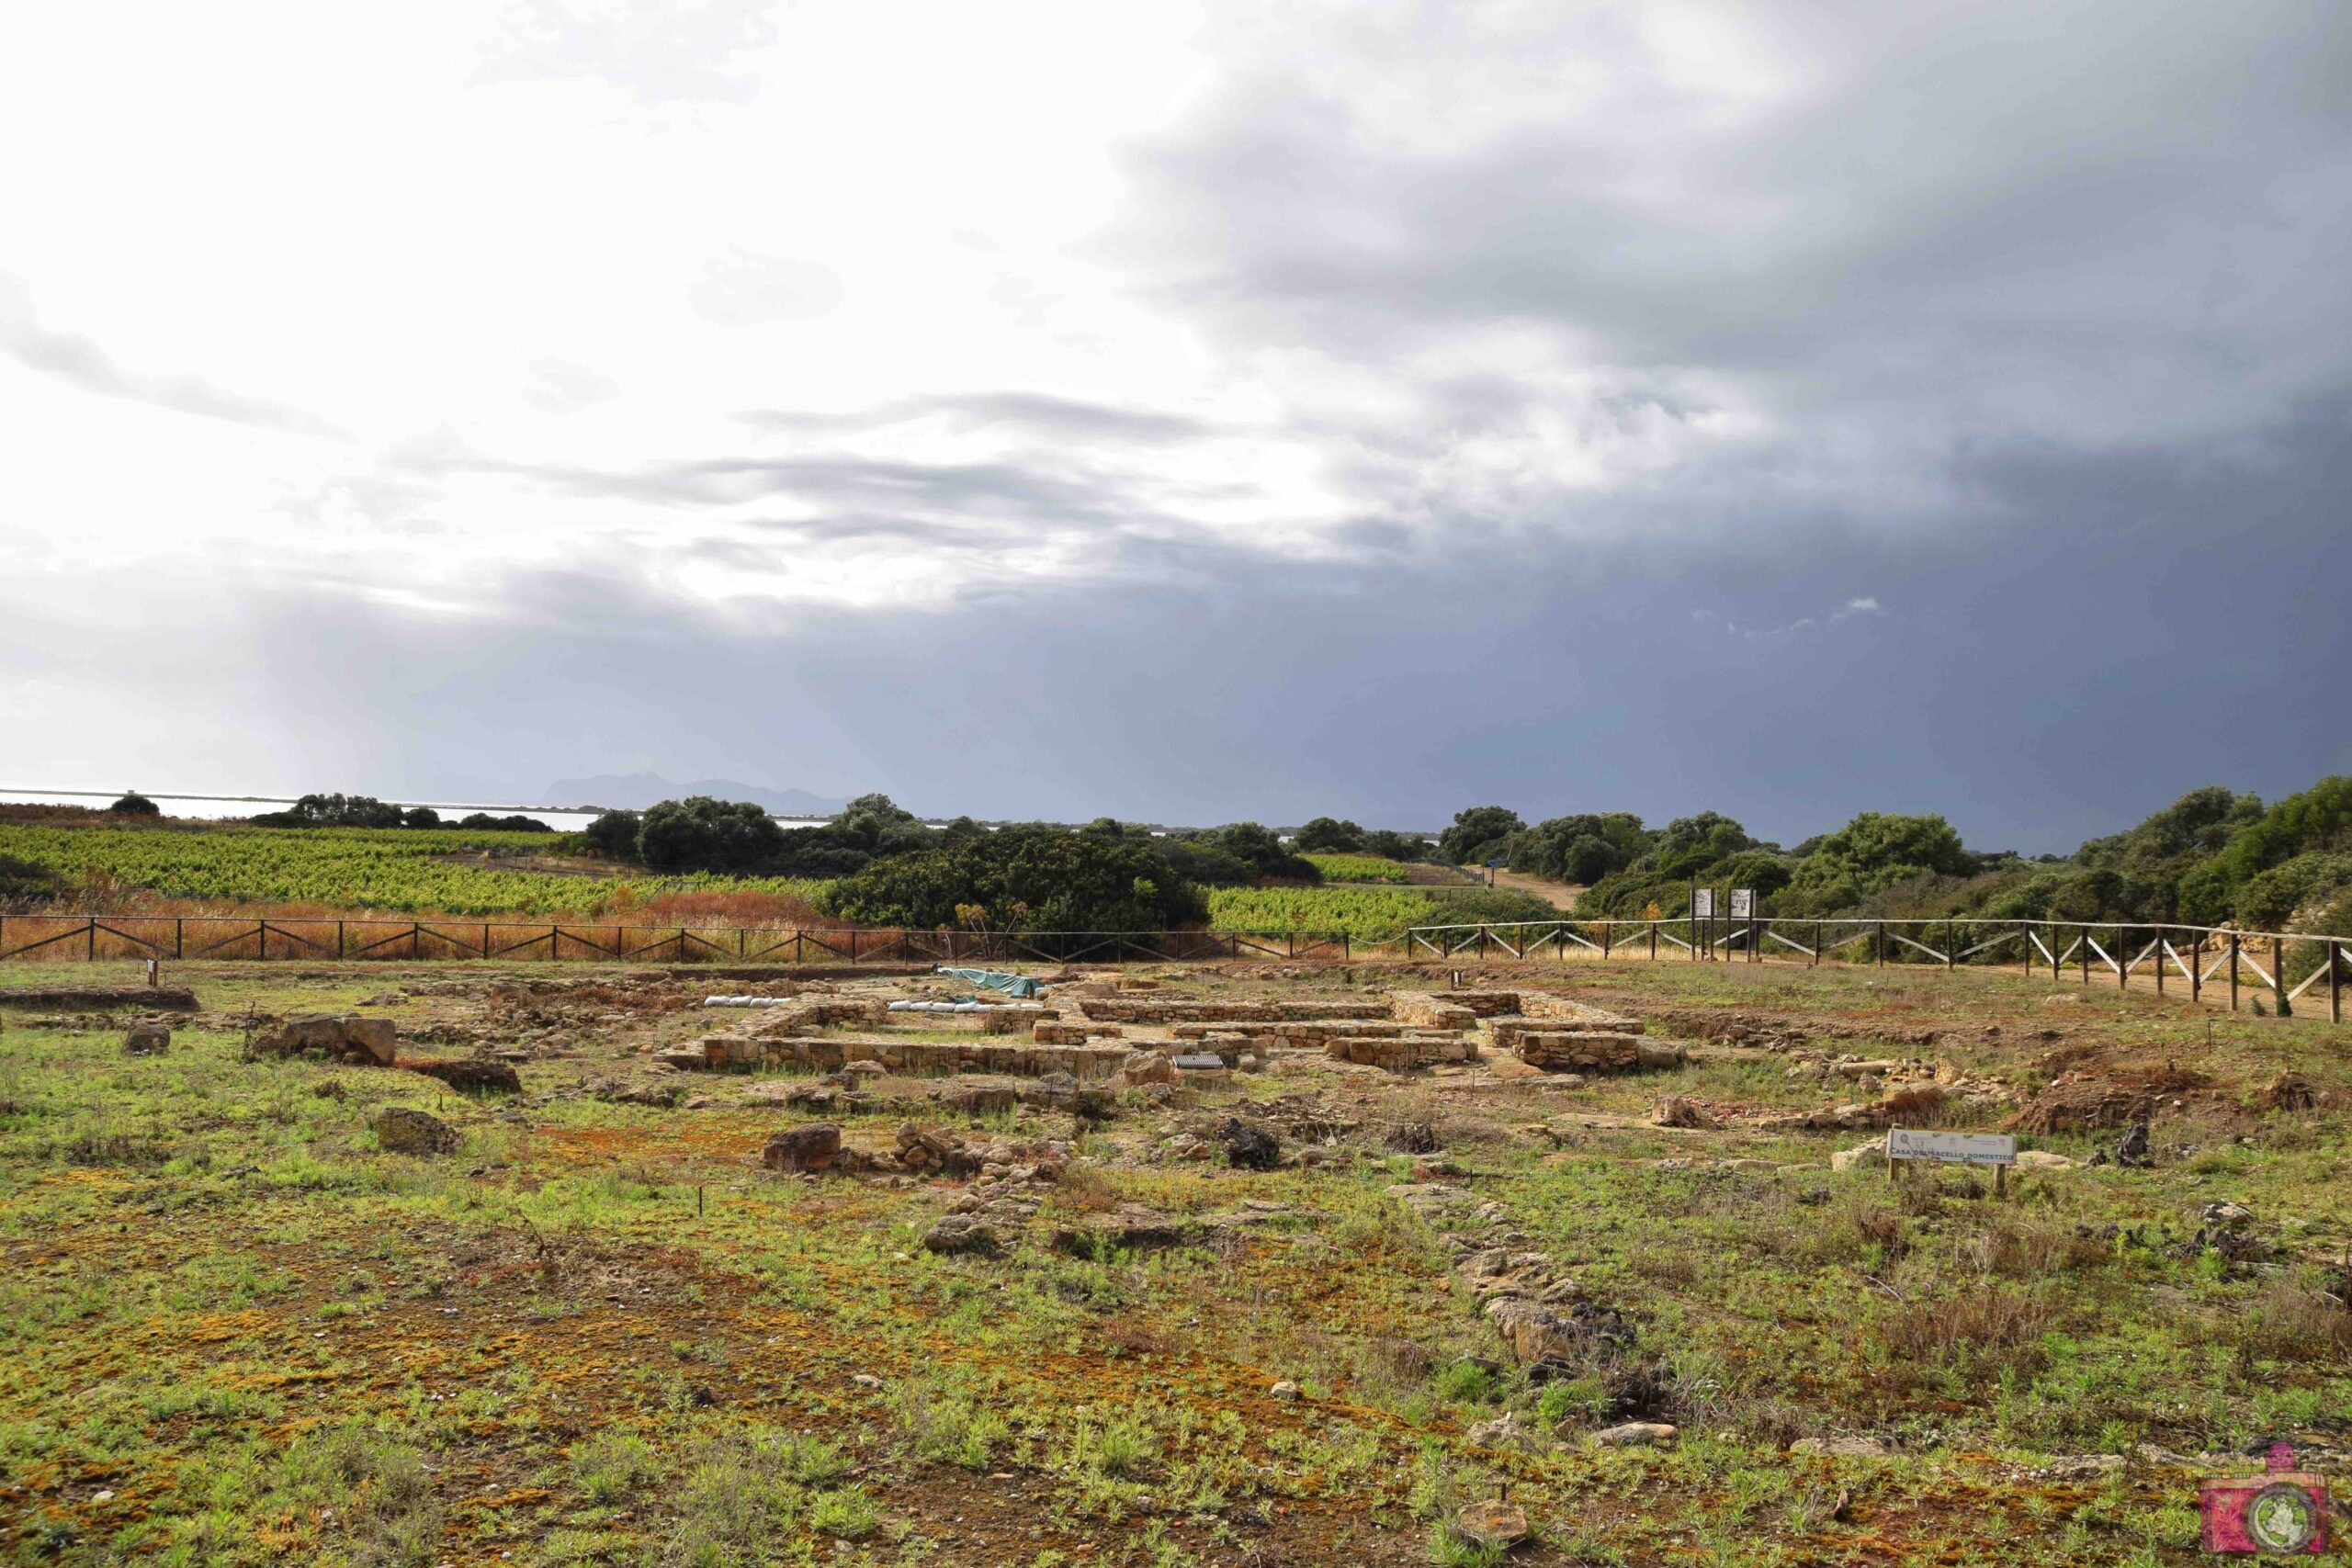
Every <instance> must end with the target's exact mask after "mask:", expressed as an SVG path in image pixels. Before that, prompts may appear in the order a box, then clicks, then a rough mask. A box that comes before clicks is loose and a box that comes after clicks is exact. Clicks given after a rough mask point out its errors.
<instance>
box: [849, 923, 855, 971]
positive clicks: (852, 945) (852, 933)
mask: <svg viewBox="0 0 2352 1568" xmlns="http://www.w3.org/2000/svg"><path fill="white" fill-rule="evenodd" d="M849 961H850V962H851V963H852V964H854V963H856V962H857V928H856V927H855V926H852V927H851V928H850V932H849Z"/></svg>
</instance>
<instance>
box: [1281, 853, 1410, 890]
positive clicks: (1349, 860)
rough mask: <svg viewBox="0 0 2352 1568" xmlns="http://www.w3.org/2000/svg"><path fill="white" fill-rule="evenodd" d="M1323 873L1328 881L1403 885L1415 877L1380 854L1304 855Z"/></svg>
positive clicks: (1304, 858)
mask: <svg viewBox="0 0 2352 1568" xmlns="http://www.w3.org/2000/svg"><path fill="white" fill-rule="evenodd" d="M1299 858H1301V859H1302V860H1305V861H1306V862H1308V863H1311V864H1312V865H1313V866H1314V867H1315V869H1316V870H1317V871H1319V872H1321V873H1322V874H1323V880H1325V881H1326V882H1379V883H1386V884H1389V885H1392V886H1400V887H1401V886H1405V885H1406V884H1408V883H1409V882H1411V881H1412V879H1413V875H1412V873H1410V872H1408V871H1407V870H1406V869H1405V868H1404V867H1403V866H1402V865H1400V864H1398V863H1397V862H1395V861H1393V860H1383V859H1382V858H1381V857H1380V856H1378V855H1345V854H1329V855H1318V854H1310V855H1302V856H1301V857H1299Z"/></svg>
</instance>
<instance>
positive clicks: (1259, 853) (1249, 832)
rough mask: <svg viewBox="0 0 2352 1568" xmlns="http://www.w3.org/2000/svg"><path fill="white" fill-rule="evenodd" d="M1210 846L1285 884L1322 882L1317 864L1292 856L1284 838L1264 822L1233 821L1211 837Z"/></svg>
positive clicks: (1260, 873) (1258, 872) (1262, 874)
mask: <svg viewBox="0 0 2352 1568" xmlns="http://www.w3.org/2000/svg"><path fill="white" fill-rule="evenodd" d="M1208 838H1209V843H1210V845H1211V846H1212V847H1213V848H1215V849H1217V850H1220V851H1222V852H1225V853H1226V854H1228V855H1231V856H1232V857H1233V858H1234V859H1235V860H1238V861H1239V862H1241V863H1243V864H1245V865H1248V866H1250V867H1251V868H1252V869H1253V870H1255V871H1256V872H1257V874H1259V875H1260V876H1261V877H1272V878H1276V879H1278V880H1281V881H1284V882H1320V881H1322V880H1323V874H1322V873H1321V872H1319V871H1317V870H1316V869H1315V863H1314V862H1313V861H1310V860H1306V859H1305V858H1303V857H1301V856H1298V855H1295V854H1293V853H1291V852H1290V850H1289V848H1288V847H1287V846H1285V845H1284V844H1283V840H1282V836H1281V835H1280V834H1278V833H1276V832H1275V831H1274V830H1273V829H1272V828H1269V827H1267V826H1265V825H1264V824H1263V823H1260V822H1229V823H1227V825H1226V826H1224V827H1222V828H1219V829H1216V832H1214V833H1212V834H1210V835H1209V836H1208Z"/></svg>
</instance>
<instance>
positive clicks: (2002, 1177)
mask: <svg viewBox="0 0 2352 1568" xmlns="http://www.w3.org/2000/svg"><path fill="white" fill-rule="evenodd" d="M1901 1159H1927V1160H1942V1161H1945V1162H1948V1163H1951V1164H1955V1165H1989V1166H1991V1167H1992V1168H1993V1194H1994V1196H1995V1197H2000V1196H2003V1195H2004V1194H2006V1193H2007V1191H2008V1185H2009V1183H2008V1176H2009V1167H2011V1166H2013V1165H2015V1164H2017V1162H2018V1141H2017V1139H2015V1138H2013V1137H2011V1136H2010V1135H2009V1134H2007V1133H1920V1132H1913V1131H1911V1130H1909V1129H1906V1128H1902V1127H1890V1128H1888V1129H1887V1132H1886V1173H1887V1178H1888V1179H1889V1180H1892V1179H1894V1169H1895V1166H1894V1162H1895V1161H1896V1160H1901Z"/></svg>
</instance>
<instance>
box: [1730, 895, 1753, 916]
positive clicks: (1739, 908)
mask: <svg viewBox="0 0 2352 1568" xmlns="http://www.w3.org/2000/svg"><path fill="white" fill-rule="evenodd" d="M1731 918H1732V919H1735V920H1752V919H1755V918H1756V889H1754V888H1753V887H1735V888H1733V889H1732V890H1731Z"/></svg>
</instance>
